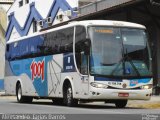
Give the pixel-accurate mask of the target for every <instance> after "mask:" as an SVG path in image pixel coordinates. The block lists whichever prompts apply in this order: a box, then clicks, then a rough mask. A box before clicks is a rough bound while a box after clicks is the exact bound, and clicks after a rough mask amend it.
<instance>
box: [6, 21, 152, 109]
mask: <svg viewBox="0 0 160 120" xmlns="http://www.w3.org/2000/svg"><path fill="white" fill-rule="evenodd" d="M145 31H146V28H145V27H144V26H142V25H139V24H135V23H129V22H121V21H107V20H95V21H94V20H90V21H77V22H71V23H69V24H67V25H63V26H60V27H56V28H51V29H45V30H42V31H40V32H37V33H34V34H33V35H31V36H25V37H21V38H19V39H16V40H10V41H8V42H7V47H6V69H5V92H6V94H10V95H16V96H17V101H18V102H32V100H33V98H43V99H44V98H47V99H52V100H53V103H55V104H62V103H63V104H66V105H68V106H74V105H77V104H78V102H79V101H82V102H90V101H105V102H109V103H114V104H115V105H116V107H119V108H122V107H125V106H126V104H127V101H128V100H149V99H150V98H151V94H152V82H153V78H152V72H151V69H152V67H151V66H152V65H151V63H152V58H151V54H150V48H149V44H148V39H147V35H146V32H145Z"/></svg>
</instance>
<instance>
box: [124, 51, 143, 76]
mask: <svg viewBox="0 0 160 120" xmlns="http://www.w3.org/2000/svg"><path fill="white" fill-rule="evenodd" d="M126 61H128V62H129V63H130V64H131V66H132V67H133V69H134V70H135V72H136V74H137V75H138V76H139V77H140V76H141V75H140V73H139V71H138V69H137V68H136V66H135V65H134V63H133V61H132V59H131V57H129V56H128V51H127V49H126Z"/></svg>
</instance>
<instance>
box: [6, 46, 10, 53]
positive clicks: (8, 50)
mask: <svg viewBox="0 0 160 120" xmlns="http://www.w3.org/2000/svg"><path fill="white" fill-rule="evenodd" d="M6 49H7V52H9V45H8V44H7V48H6Z"/></svg>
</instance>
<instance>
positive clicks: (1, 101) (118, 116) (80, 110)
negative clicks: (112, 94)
mask: <svg viewBox="0 0 160 120" xmlns="http://www.w3.org/2000/svg"><path fill="white" fill-rule="evenodd" d="M0 114H3V115H5V114H32V115H33V114H39V116H35V119H38V120H40V119H41V118H43V117H46V116H40V115H43V114H47V115H49V114H51V115H57V114H58V115H61V118H59V119H63V118H65V119H67V120H72V119H73V120H91V119H92V120H143V117H147V118H148V117H157V116H153V115H158V114H159V115H158V117H157V118H156V119H155V120H160V109H142V108H137V107H135V108H133V107H126V108H124V109H116V108H115V106H114V105H111V104H104V103H90V104H81V105H79V106H78V107H72V108H70V107H66V106H56V105H53V104H52V101H51V100H34V101H33V103H31V104H20V103H17V101H16V98H15V97H1V96H0ZM77 114H78V115H77ZM64 115H65V116H64ZM145 115H149V116H145ZM3 117H4V116H3ZM40 117H41V118H40ZM46 118H47V119H48V117H46ZM43 119H45V118H43ZM144 120H146V119H144ZM147 120H150V119H147Z"/></svg>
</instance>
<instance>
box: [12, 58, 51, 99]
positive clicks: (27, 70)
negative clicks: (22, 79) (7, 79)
mask: <svg viewBox="0 0 160 120" xmlns="http://www.w3.org/2000/svg"><path fill="white" fill-rule="evenodd" d="M52 59H53V56H46V57H36V58H30V59H25V60H17V61H11V62H10V67H11V69H12V72H13V74H14V75H15V76H20V75H22V74H26V75H27V76H28V77H29V78H30V80H32V79H33V78H32V74H33V73H31V64H32V63H33V62H35V63H36V64H38V63H41V62H42V61H43V60H45V62H44V80H42V76H39V77H35V78H34V81H33V80H32V81H33V85H34V87H35V90H36V92H37V93H38V95H39V96H48V84H47V83H48V80H47V73H48V72H49V71H47V70H48V69H47V65H48V62H50V61H51V60H52Z"/></svg>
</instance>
